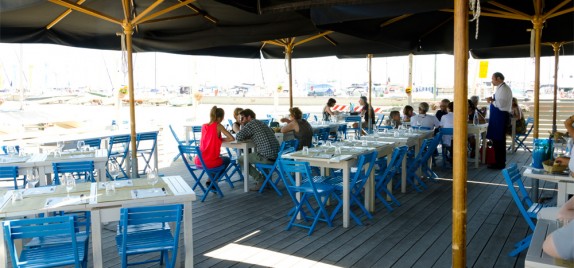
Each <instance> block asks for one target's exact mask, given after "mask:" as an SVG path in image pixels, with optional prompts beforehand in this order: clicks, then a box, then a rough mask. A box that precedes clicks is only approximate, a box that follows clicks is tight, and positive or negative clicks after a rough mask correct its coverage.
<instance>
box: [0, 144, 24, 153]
mask: <svg viewBox="0 0 574 268" xmlns="http://www.w3.org/2000/svg"><path fill="white" fill-rule="evenodd" d="M1 148H2V153H3V154H8V146H7V145H3V146H2V147H1ZM14 148H15V149H16V153H20V145H16V146H14Z"/></svg>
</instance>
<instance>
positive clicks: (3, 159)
mask: <svg viewBox="0 0 574 268" xmlns="http://www.w3.org/2000/svg"><path fill="white" fill-rule="evenodd" d="M26 159H28V157H27V156H7V157H0V163H21V162H26Z"/></svg>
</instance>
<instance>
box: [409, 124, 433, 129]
mask: <svg viewBox="0 0 574 268" xmlns="http://www.w3.org/2000/svg"><path fill="white" fill-rule="evenodd" d="M411 128H412V129H413V130H431V128H430V127H417V126H413V125H411Z"/></svg>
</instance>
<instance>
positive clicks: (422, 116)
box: [411, 102, 440, 129]
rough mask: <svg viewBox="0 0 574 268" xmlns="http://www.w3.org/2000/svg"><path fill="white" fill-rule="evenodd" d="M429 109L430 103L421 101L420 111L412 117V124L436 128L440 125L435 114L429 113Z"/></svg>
mask: <svg viewBox="0 0 574 268" xmlns="http://www.w3.org/2000/svg"><path fill="white" fill-rule="evenodd" d="M428 111H429V104H428V103H426V102H421V103H420V104H419V113H418V114H417V115H414V116H413V117H411V126H416V127H418V126H420V127H428V128H430V129H434V128H435V127H439V126H440V122H439V121H438V119H437V118H436V116H434V115H430V114H427V112H428Z"/></svg>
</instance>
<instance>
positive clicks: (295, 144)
mask: <svg viewBox="0 0 574 268" xmlns="http://www.w3.org/2000/svg"><path fill="white" fill-rule="evenodd" d="M297 148H299V140H298V139H292V140H288V141H283V142H282V143H281V147H280V148H279V156H282V155H284V154H288V153H292V152H295V151H297Z"/></svg>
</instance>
